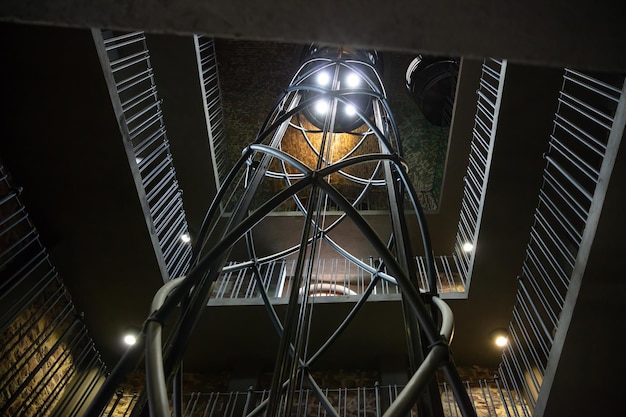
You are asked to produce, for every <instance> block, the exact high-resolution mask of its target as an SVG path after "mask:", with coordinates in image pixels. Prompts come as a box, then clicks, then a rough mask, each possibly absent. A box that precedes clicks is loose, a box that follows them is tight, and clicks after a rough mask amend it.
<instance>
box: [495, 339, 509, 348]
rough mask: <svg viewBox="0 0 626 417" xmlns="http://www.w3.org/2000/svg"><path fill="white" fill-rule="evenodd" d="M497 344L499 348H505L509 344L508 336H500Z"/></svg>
mask: <svg viewBox="0 0 626 417" xmlns="http://www.w3.org/2000/svg"><path fill="white" fill-rule="evenodd" d="M495 343H496V345H497V346H500V347H505V346H506V345H508V344H509V338H508V337H506V336H498V337H496V340H495Z"/></svg>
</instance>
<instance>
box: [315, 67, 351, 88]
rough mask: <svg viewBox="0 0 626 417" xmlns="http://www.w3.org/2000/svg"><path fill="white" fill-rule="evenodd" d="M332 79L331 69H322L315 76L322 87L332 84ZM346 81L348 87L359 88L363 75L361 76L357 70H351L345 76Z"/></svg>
mask: <svg viewBox="0 0 626 417" xmlns="http://www.w3.org/2000/svg"><path fill="white" fill-rule="evenodd" d="M330 80H331V77H330V72H329V71H321V72H320V73H319V74H317V77H316V78H315V81H316V82H317V84H318V85H319V86H321V87H327V86H328V85H329V84H330ZM344 82H345V83H346V86H347V87H348V88H357V87H358V86H359V85H361V77H359V76H358V75H357V74H356V73H355V72H352V71H350V72H349V73H348V74H347V75H345V76H344Z"/></svg>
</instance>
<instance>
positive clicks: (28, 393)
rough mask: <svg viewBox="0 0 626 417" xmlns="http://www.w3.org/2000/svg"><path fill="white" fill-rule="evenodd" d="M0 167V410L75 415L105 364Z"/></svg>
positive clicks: (7, 413) (20, 414)
mask: <svg viewBox="0 0 626 417" xmlns="http://www.w3.org/2000/svg"><path fill="white" fill-rule="evenodd" d="M19 194H20V189H19V188H16V187H15V186H14V185H13V184H12V181H11V179H10V175H9V173H8V172H6V171H5V170H4V168H3V167H2V166H0V277H2V278H1V279H0V414H2V415H4V416H14V417H26V416H78V415H80V412H81V410H82V409H83V408H84V406H85V403H86V401H87V399H88V397H89V395H91V394H92V393H93V391H94V390H95V388H96V387H97V386H98V385H99V383H100V382H101V381H102V379H103V378H104V376H105V373H106V369H105V366H104V363H103V362H102V360H101V358H100V354H99V353H98V351H97V350H96V348H95V346H94V343H93V341H92V340H91V338H90V336H89V334H88V332H87V329H86V327H85V325H84V323H83V321H82V317H81V315H80V314H79V312H78V311H77V310H76V308H75V306H74V304H73V303H72V299H71V297H70V295H69V293H68V292H67V289H66V287H65V285H64V284H63V282H62V280H61V278H60V277H59V274H58V273H57V271H56V270H55V268H54V266H53V265H52V262H51V260H50V258H49V256H48V253H47V251H46V249H45V247H44V245H43V244H42V242H41V240H40V238H39V234H38V232H37V229H36V228H35V227H34V225H33V223H32V222H31V219H30V217H29V215H28V213H27V211H26V208H25V207H24V205H23V204H22V203H21V201H20V199H19Z"/></svg>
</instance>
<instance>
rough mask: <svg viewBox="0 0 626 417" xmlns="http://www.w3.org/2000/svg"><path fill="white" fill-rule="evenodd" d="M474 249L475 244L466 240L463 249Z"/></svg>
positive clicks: (468, 250)
mask: <svg viewBox="0 0 626 417" xmlns="http://www.w3.org/2000/svg"><path fill="white" fill-rule="evenodd" d="M473 249H474V245H472V244H471V243H470V242H465V243H464V244H463V251H465V252H471V251H472V250H473Z"/></svg>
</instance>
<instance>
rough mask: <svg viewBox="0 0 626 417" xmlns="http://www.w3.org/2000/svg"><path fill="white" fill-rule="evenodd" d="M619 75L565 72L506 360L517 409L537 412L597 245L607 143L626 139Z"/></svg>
mask: <svg viewBox="0 0 626 417" xmlns="http://www.w3.org/2000/svg"><path fill="white" fill-rule="evenodd" d="M609 75H610V74H609ZM605 76H606V75H605ZM611 78H612V80H611V81H607V80H603V76H597V77H594V76H591V75H588V74H585V73H583V72H579V71H575V70H572V69H566V70H565V73H564V77H563V85H562V88H561V91H560V93H559V97H558V108H557V112H556V114H555V116H554V123H553V129H552V133H551V134H550V139H549V145H548V151H547V152H546V153H545V155H544V156H545V160H546V166H545V168H544V172H543V184H542V186H541V189H540V191H539V202H538V206H537V208H536V210H535V214H534V224H533V226H532V229H531V233H530V241H529V243H528V245H527V249H526V258H525V260H524V263H523V265H522V274H521V275H520V277H519V279H518V280H519V289H518V292H517V295H516V304H515V306H514V309H513V317H512V320H511V323H510V325H509V333H510V337H509V339H510V344H509V346H508V347H507V348H506V350H505V351H504V354H503V362H502V364H501V365H500V374H501V376H502V377H503V379H502V381H503V385H504V388H505V389H506V390H511V391H515V392H518V393H520V395H523V396H524V398H525V401H524V404H526V407H524V408H522V409H521V410H520V412H516V413H515V414H514V415H516V416H518V415H523V416H530V415H532V414H533V410H534V408H535V405H536V403H537V399H538V396H539V393H540V391H541V389H542V385H543V380H544V375H545V372H546V368H547V366H548V362H549V360H550V356H551V352H552V349H553V346H554V342H555V334H556V332H557V329H558V327H559V323H560V321H561V318H562V317H561V316H562V313H563V309H564V306H565V299H566V296H567V294H568V292H569V291H570V284H571V279H572V274H573V272H574V268H575V265H576V264H577V260H578V259H579V258H580V257H581V256H582V258H585V257H586V255H585V253H583V252H585V251H587V252H588V251H589V246H590V245H584V244H583V243H584V231H585V228H586V226H587V220H588V217H589V215H590V210H591V207H592V205H593V203H594V200H595V199H596V198H598V197H597V196H596V195H595V192H596V185H597V184H598V183H599V181H601V180H604V181H608V178H604V179H602V178H601V175H600V173H601V170H602V168H603V164H604V159H605V154H606V151H607V147H609V146H610V145H611V144H610V141H611V140H613V141H615V140H620V139H621V138H612V139H611V135H610V133H611V131H612V129H613V128H614V126H613V122H614V116H615V112H616V109H617V106H618V103H619V102H620V99H621V100H623V97H622V96H623V93H622V88H623V83H624V78H623V77H621V78H616V77H613V76H611ZM605 175H608V176H610V172H609V173H608V174H607V173H606V172H605ZM583 248H585V249H583Z"/></svg>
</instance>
